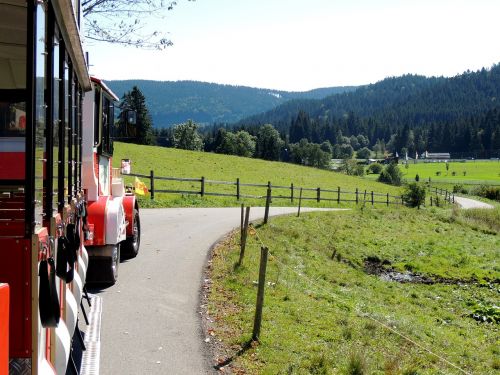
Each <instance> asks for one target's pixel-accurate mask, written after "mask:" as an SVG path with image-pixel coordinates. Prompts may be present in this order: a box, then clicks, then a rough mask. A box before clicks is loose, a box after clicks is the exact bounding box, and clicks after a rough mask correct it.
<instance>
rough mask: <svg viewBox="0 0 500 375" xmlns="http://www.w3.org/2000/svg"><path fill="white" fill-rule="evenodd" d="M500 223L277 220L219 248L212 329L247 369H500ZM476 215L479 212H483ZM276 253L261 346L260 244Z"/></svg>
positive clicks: (434, 214)
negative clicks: (257, 315) (242, 246)
mask: <svg viewBox="0 0 500 375" xmlns="http://www.w3.org/2000/svg"><path fill="white" fill-rule="evenodd" d="M492 213H493V214H494V215H495V216H496V219H495V222H496V225H497V226H496V228H492V227H490V226H489V225H488V224H487V223H484V222H482V221H481V220H480V219H479V218H478V216H480V215H479V214H477V213H476V214H473V215H470V216H463V215H462V213H461V212H460V211H452V210H443V209H436V208H432V209H423V210H415V209H413V210H411V209H405V208H401V209H397V210H395V209H355V210H352V211H343V212H326V213H325V212H322V213H309V214H307V215H302V216H301V217H300V218H296V217H279V218H272V219H271V221H270V223H269V224H268V225H266V226H260V225H257V226H256V227H257V228H256V233H257V235H250V237H249V243H248V245H247V250H246V253H245V258H244V261H243V265H242V266H241V267H236V266H235V263H236V261H237V259H238V256H239V232H238V233H233V234H232V235H231V236H230V237H228V238H227V239H226V240H225V241H223V242H222V243H221V244H219V246H218V247H216V248H215V249H214V251H213V257H212V262H211V264H210V275H211V279H210V280H211V284H210V294H209V303H208V313H209V318H210V321H211V322H213V323H209V325H208V331H207V332H208V333H207V335H208V336H209V337H211V338H212V340H213V341H215V342H218V341H219V340H220V341H221V343H222V344H221V345H219V347H218V349H216V352H215V355H214V356H215V358H214V360H215V361H216V362H217V361H219V362H220V361H224V360H225V359H227V358H228V357H229V358H231V357H232V362H231V364H230V366H231V367H232V371H233V373H237V374H243V373H245V374H406V375H409V374H498V372H499V371H500V345H499V337H500V336H499V325H498V324H500V309H499V307H498V293H499V280H500V265H499V263H498V260H499V259H500V239H499V237H498V230H499V223H500V216H499V213H500V211H499V210H498V209H497V210H496V212H495V211H493V210H492ZM474 218H475V219H474ZM263 244H264V245H265V246H267V247H268V248H269V251H270V257H269V261H268V266H267V275H266V286H265V288H266V289H265V299H264V309H263V322H262V329H261V336H260V340H259V341H260V342H259V343H255V342H254V343H253V344H251V345H247V343H249V342H250V339H251V335H252V326H253V318H254V311H255V301H256V290H257V288H256V280H258V269H259V259H260V247H261V246H262V245H263Z"/></svg>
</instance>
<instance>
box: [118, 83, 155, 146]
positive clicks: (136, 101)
mask: <svg viewBox="0 0 500 375" xmlns="http://www.w3.org/2000/svg"><path fill="white" fill-rule="evenodd" d="M120 110H121V111H122V113H124V111H127V110H133V111H135V113H136V115H137V120H136V124H135V132H131V131H129V130H128V129H127V128H130V126H128V127H127V125H126V124H125V120H124V116H120V128H121V129H122V134H123V133H125V137H127V138H128V140H129V141H130V142H132V143H137V144H141V145H151V144H154V137H153V125H152V122H151V116H150V114H149V111H148V108H147V106H146V98H145V96H144V95H143V94H142V92H141V90H140V89H139V88H138V87H137V86H134V87H133V88H132V90H131V91H129V92H127V93H125V94H123V97H122V100H121V103H120ZM123 129H127V130H123ZM130 133H132V134H130Z"/></svg>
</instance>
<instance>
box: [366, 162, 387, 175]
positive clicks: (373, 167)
mask: <svg viewBox="0 0 500 375" xmlns="http://www.w3.org/2000/svg"><path fill="white" fill-rule="evenodd" d="M382 169H384V167H383V166H382V164H380V163H373V164H370V165H369V166H368V173H373V174H380V172H382Z"/></svg>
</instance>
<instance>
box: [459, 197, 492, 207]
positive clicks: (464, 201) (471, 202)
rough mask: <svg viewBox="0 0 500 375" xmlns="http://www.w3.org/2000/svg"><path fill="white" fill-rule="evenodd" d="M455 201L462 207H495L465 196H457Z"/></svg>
mask: <svg viewBox="0 0 500 375" xmlns="http://www.w3.org/2000/svg"><path fill="white" fill-rule="evenodd" d="M455 202H456V203H458V204H459V205H460V207H462V208H464V209H470V208H493V206H492V205H491V204H488V203H484V202H481V201H477V200H475V199H470V198H463V197H457V196H455Z"/></svg>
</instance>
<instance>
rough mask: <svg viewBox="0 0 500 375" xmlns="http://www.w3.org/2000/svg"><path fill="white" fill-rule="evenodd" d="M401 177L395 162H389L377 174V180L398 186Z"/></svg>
mask: <svg viewBox="0 0 500 375" xmlns="http://www.w3.org/2000/svg"><path fill="white" fill-rule="evenodd" d="M402 178H403V173H402V172H401V170H400V169H399V167H398V166H397V164H395V163H391V164H389V165H388V166H386V167H385V168H384V170H383V171H382V172H381V173H380V176H378V179H377V181H379V182H383V183H386V184H390V185H396V186H400V185H401V181H402Z"/></svg>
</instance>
